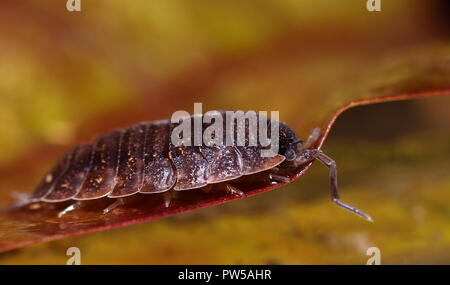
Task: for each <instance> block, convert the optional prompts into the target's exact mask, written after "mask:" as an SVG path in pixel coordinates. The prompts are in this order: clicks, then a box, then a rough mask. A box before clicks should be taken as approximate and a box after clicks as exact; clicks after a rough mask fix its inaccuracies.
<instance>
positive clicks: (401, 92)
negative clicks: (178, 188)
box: [0, 57, 450, 251]
mask: <svg viewBox="0 0 450 285" xmlns="http://www.w3.org/2000/svg"><path fill="white" fill-rule="evenodd" d="M449 63H450V61H449V60H448V58H446V57H437V58H433V59H432V60H430V59H428V60H425V61H423V60H421V61H419V62H417V61H412V62H410V63H409V64H407V65H406V70H407V71H408V74H407V75H406V76H404V77H400V78H396V80H395V81H393V82H388V84H380V83H378V85H372V86H371V88H370V89H367V90H364V89H363V88H362V87H359V88H357V89H356V91H353V92H352V93H349V94H352V95H351V96H349V95H347V97H346V99H349V97H351V101H349V102H348V103H346V104H344V105H342V106H339V105H338V104H329V105H327V106H326V107H327V110H328V113H329V114H331V116H328V119H326V117H325V118H318V117H317V118H315V119H314V120H312V121H310V122H309V123H310V126H309V127H308V129H311V128H312V127H314V126H317V125H320V126H323V129H324V132H323V133H322V136H321V139H320V141H319V143H318V145H319V146H321V145H322V144H323V142H324V140H325V138H326V136H327V134H328V133H329V131H330V128H331V127H332V125H333V123H334V122H335V120H336V118H337V117H338V116H339V115H340V114H341V113H342V112H343V111H345V110H347V109H348V108H351V107H354V106H358V105H363V104H371V103H378V102H386V101H392V100H403V99H413V98H423V97H431V96H441V95H449V94H450V64H449ZM402 68H404V66H403V67H402ZM402 68H400V69H394V74H395V73H400V74H402V71H403V70H404V69H402ZM380 76H381V78H382V77H385V78H386V76H387V74H386V73H381V75H380ZM372 78H373V77H372ZM371 80H372V79H371ZM381 82H382V80H381ZM357 91H360V92H357ZM304 108H306V106H304ZM307 108H309V109H314V108H320V109H322V108H324V106H322V105H309V106H307ZM333 109H334V111H333ZM299 111H301V110H299ZM300 113H301V112H300ZM321 113H323V111H321ZM323 122H325V123H323ZM310 165H311V164H308V165H304V166H301V167H299V168H297V169H282V170H281V171H282V174H283V175H285V176H287V177H289V179H290V180H291V181H293V180H295V179H297V178H299V177H300V176H301V175H303V174H304V173H305V172H306V171H307V170H308V168H309V167H310ZM284 184H285V183H278V184H272V183H271V182H270V181H269V179H268V175H267V173H261V174H258V175H255V176H248V177H244V178H243V179H240V180H239V181H238V182H236V183H235V184H234V185H235V186H236V187H238V188H239V189H241V190H242V191H244V192H245V194H246V196H247V197H249V196H253V195H256V194H260V193H263V192H266V191H269V190H272V189H274V188H278V187H280V186H283V185H284ZM238 198H239V197H236V196H230V195H228V194H227V193H226V192H225V191H218V190H215V189H214V191H210V192H208V193H205V192H203V191H201V190H192V191H185V192H180V193H177V196H176V199H175V200H173V202H172V204H171V205H170V207H169V208H165V207H164V202H163V198H162V195H160V194H155V195H136V196H132V197H130V198H127V201H126V203H125V205H124V206H122V207H120V208H118V209H116V210H114V211H113V212H111V213H109V214H107V215H104V214H103V213H102V209H103V208H105V207H106V206H108V204H109V203H111V201H109V200H108V199H101V200H99V201H91V202H87V203H85V205H83V206H82V207H81V208H80V209H77V210H76V211H74V212H71V213H68V214H66V215H65V216H63V217H61V218H58V216H57V213H58V212H59V211H61V210H62V209H63V208H64V207H67V206H68V205H69V204H70V202H68V203H61V204H57V205H50V206H49V205H47V206H46V205H44V206H43V207H42V208H39V209H30V208H27V207H22V208H18V209H10V210H6V211H2V213H1V214H0V250H1V251H7V250H11V249H14V248H18V247H22V246H25V245H29V244H32V243H36V242H42V241H49V240H54V239H59V238H64V237H69V236H74V235H80V234H84V233H89V232H96V231H103V230H108V229H112V228H116V227H121V226H126V225H132V224H136V223H141V222H145V221H150V220H153V219H156V218H161V217H165V216H169V215H174V214H178V213H182V212H186V211H191V210H195V209H199V208H203V207H207V206H213V205H217V204H221V203H225V202H229V201H233V200H235V199H238Z"/></svg>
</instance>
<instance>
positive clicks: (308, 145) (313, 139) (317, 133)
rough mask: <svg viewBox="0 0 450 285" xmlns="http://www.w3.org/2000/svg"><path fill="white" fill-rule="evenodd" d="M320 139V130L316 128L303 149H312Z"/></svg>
mask: <svg viewBox="0 0 450 285" xmlns="http://www.w3.org/2000/svg"><path fill="white" fill-rule="evenodd" d="M319 137H320V128H314V130H312V132H311V134H310V135H309V137H308V139H307V140H306V142H305V143H304V144H303V149H309V148H311V147H312V146H313V145H314V144H315V143H316V142H317V140H318V139H319Z"/></svg>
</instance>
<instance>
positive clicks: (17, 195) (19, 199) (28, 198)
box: [9, 191, 36, 209]
mask: <svg viewBox="0 0 450 285" xmlns="http://www.w3.org/2000/svg"><path fill="white" fill-rule="evenodd" d="M11 196H12V198H13V199H14V200H15V201H16V202H15V203H14V204H13V205H12V206H11V207H10V208H9V209H16V208H20V207H23V206H26V205H28V204H32V203H34V202H36V201H35V199H33V196H32V195H30V194H27V193H22V192H18V191H13V192H12V193H11Z"/></svg>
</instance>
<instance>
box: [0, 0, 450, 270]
mask: <svg viewBox="0 0 450 285" xmlns="http://www.w3.org/2000/svg"><path fill="white" fill-rule="evenodd" d="M81 7H82V11H81V12H68V11H67V10H66V1H49V0H42V1H31V0H30V1H24V0H19V1H18V0H2V1H1V2H0V63H1V64H0V122H1V124H0V150H1V151H0V206H6V205H7V204H9V203H10V202H11V201H12V200H11V198H10V197H9V193H10V192H11V190H22V191H27V192H30V191H32V189H33V187H34V185H36V183H37V182H38V181H39V179H40V177H41V176H42V175H43V173H44V172H45V170H46V169H47V168H48V167H50V166H51V165H52V164H53V163H54V161H55V159H57V158H58V157H59V156H60V155H61V154H62V153H64V152H65V151H66V150H67V149H69V148H70V147H71V146H73V145H74V144H77V143H80V142H85V141H87V140H89V139H91V138H92V137H94V136H96V135H98V134H102V133H105V132H108V131H110V130H111V129H113V128H116V127H124V126H127V125H129V124H132V123H134V122H138V121H142V120H156V119H162V118H169V117H170V116H171V114H172V113H173V112H174V111H176V110H180V109H181V110H187V111H189V112H193V103H194V102H202V103H203V104H204V111H206V110H212V109H229V110H235V109H242V110H278V111H280V116H281V119H282V120H283V121H285V122H287V123H288V124H289V125H291V126H293V128H294V129H295V130H296V131H297V133H298V134H299V135H300V136H302V137H305V136H306V135H307V134H308V133H309V132H310V130H311V129H312V128H313V127H315V126H317V125H321V124H323V122H325V120H326V119H327V118H328V117H329V116H330V115H331V114H332V113H333V112H334V111H335V110H336V109H337V108H338V107H339V106H341V105H342V104H344V103H347V102H349V101H351V100H353V99H358V95H357V94H356V95H355V93H352V94H353V95H351V96H353V97H351V96H350V95H348V94H350V92H347V91H348V90H353V89H352V88H354V87H355V86H360V85H361V86H365V83H366V82H371V80H372V79H373V77H371V74H372V71H373V70H377V69H378V68H379V65H380V64H381V63H383V65H387V66H389V65H390V64H391V63H392V64H393V63H396V62H399V61H400V62H401V61H402V60H403V58H404V57H405V56H406V57H411V58H413V57H416V56H421V55H431V56H432V55H433V54H434V53H439V54H444V55H450V49H449V46H450V45H448V44H449V39H450V11H449V10H450V5H449V2H448V1H446V0H441V1H438V0H434V1H420V0H397V1H382V11H381V12H372V13H370V12H368V11H367V10H366V1H362V0H358V1H357V0H351V1H348V0H346V1H341V0H333V1H331V0H316V1H300V0H277V1H269V0H261V1H257V2H256V1H234V0H231V1H201V0H189V1H186V0H184V1H181V0H180V1H165V0H154V1H144V0H138V1H132V2H124V1H111V0H108V1H106V0H103V1H87V0H84V1H83V0H81ZM436 50H439V52H436ZM395 78H396V76H394V77H391V76H389V77H386V78H383V76H382V75H381V77H380V78H378V79H377V82H383V80H384V81H386V84H388V83H390V82H392V81H395ZM362 82H363V83H364V84H362ZM412 83H413V82H412ZM449 107H450V100H449V99H448V98H445V97H442V98H435V99H420V100H412V101H403V102H393V103H383V104H376V105H371V106H364V107H357V108H355V109H351V110H349V111H347V112H345V113H344V114H343V115H342V117H340V118H339V119H338V121H337V123H336V125H335V127H334V128H333V129H332V132H331V135H330V137H329V138H328V139H327V141H326V142H325V145H324V150H325V152H327V153H328V154H329V155H330V156H331V157H333V158H334V159H335V160H336V161H337V163H338V170H339V173H340V176H339V179H340V192H341V195H342V198H343V200H344V201H347V202H349V203H350V202H351V203H352V204H355V205H357V206H359V207H360V208H362V209H363V210H364V211H366V212H368V213H369V214H370V215H371V216H372V217H373V218H374V220H375V223H374V224H369V223H366V222H364V221H362V220H360V219H358V218H357V217H355V216H353V215H351V214H348V213H346V212H344V211H342V210H341V209H339V208H337V207H335V206H334V205H333V204H332V203H331V202H330V201H329V193H328V172H327V170H326V169H325V168H323V167H321V166H319V165H314V166H313V167H312V168H311V170H310V171H309V172H308V173H307V174H306V175H305V176H303V177H301V178H300V180H299V181H296V182H295V183H292V184H290V185H288V186H285V187H283V188H280V189H277V190H274V191H271V192H269V193H265V194H263V195H258V196H255V197H251V198H248V199H243V200H239V201H236V202H232V203H228V204H224V205H219V206H216V207H212V208H206V209H202V210H198V211H194V212H191V213H185V214H180V215H177V216H174V217H169V218H165V219H161V220H155V221H151V222H148V223H144V224H139V225H135V226H131V227H125V228H118V229H114V230H111V231H108V232H100V233H95V234H90V235H85V236H80V237H74V238H68V239H64V240H59V241H54V242H48V243H43V244H37V245H33V246H29V247H26V248H22V249H18V250H14V251H11V252H7V253H3V254H0V264H64V263H65V261H66V259H67V257H66V256H65V250H66V249H67V247H69V246H77V247H79V248H80V249H81V252H82V263H83V264H220V263H231V264H260V263H263V264H347V263H351V264H365V263H366V261H367V259H368V258H369V257H368V256H366V249H367V248H368V247H371V246H377V247H379V248H380V250H381V254H382V263H406V264H412V263H450V175H449V172H448V170H449V169H450V167H449V166H450V152H449V149H450V135H449V132H448V130H449V127H450V112H448V110H449Z"/></svg>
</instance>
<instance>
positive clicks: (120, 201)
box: [103, 198, 125, 214]
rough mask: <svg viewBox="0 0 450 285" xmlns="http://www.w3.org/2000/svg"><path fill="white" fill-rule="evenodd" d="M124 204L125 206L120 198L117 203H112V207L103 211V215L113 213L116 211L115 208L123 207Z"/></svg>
mask: <svg viewBox="0 0 450 285" xmlns="http://www.w3.org/2000/svg"><path fill="white" fill-rule="evenodd" d="M124 204H125V201H124V200H123V199H122V198H119V199H117V200H116V201H114V203H112V204H111V205H109V206H108V207H106V208H105V209H103V214H107V213H109V212H111V211H112V210H114V209H115V208H117V207H119V206H122V205H124Z"/></svg>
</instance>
